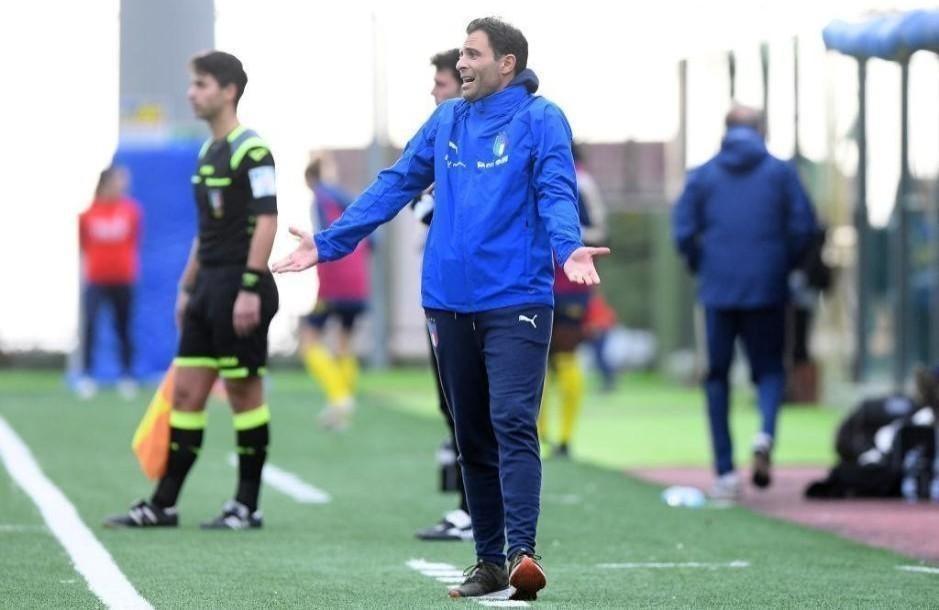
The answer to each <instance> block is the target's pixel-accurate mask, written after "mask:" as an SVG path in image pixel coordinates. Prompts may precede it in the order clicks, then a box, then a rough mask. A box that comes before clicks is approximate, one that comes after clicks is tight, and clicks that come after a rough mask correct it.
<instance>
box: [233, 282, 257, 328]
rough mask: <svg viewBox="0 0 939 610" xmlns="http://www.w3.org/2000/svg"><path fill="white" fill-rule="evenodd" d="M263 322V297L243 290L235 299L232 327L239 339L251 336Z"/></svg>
mask: <svg viewBox="0 0 939 610" xmlns="http://www.w3.org/2000/svg"><path fill="white" fill-rule="evenodd" d="M260 321H261V297H260V296H258V295H257V294H255V293H253V292H245V291H244V290H242V291H241V292H239V293H238V298H237V299H235V309H234V311H232V325H233V326H234V327H235V334H236V335H238V336H239V337H244V336H246V335H250V334H251V332H252V331H253V330H254V329H255V327H256V326H257V325H258V323H259V322H260Z"/></svg>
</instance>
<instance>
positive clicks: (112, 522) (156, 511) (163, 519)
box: [104, 500, 179, 528]
mask: <svg viewBox="0 0 939 610" xmlns="http://www.w3.org/2000/svg"><path fill="white" fill-rule="evenodd" d="M177 525H179V514H178V513H177V512H176V507H175V506H170V507H169V508H160V507H159V506H157V505H156V504H153V503H151V502H147V501H146V500H139V501H137V502H136V503H135V504H134V505H133V506H131V507H130V510H129V511H127V512H126V513H124V514H122V515H113V516H111V517H108V518H107V519H105V520H104V526H105V527H113V528H119V527H176V526H177Z"/></svg>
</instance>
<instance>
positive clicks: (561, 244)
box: [534, 105, 610, 286]
mask: <svg viewBox="0 0 939 610" xmlns="http://www.w3.org/2000/svg"><path fill="white" fill-rule="evenodd" d="M571 139H572V134H571V128H570V126H569V125H568V123H567V119H566V118H565V117H564V114H563V113H562V112H561V111H560V109H558V108H557V107H555V106H554V105H550V106H548V108H546V110H545V113H544V116H543V118H542V123H541V142H540V144H539V149H538V153H537V159H536V160H535V171H534V177H535V193H536V197H537V204H538V215H539V216H540V217H541V219H542V221H544V223H545V227H546V228H547V230H548V237H549V238H550V239H551V247H552V248H553V249H554V253H555V256H556V257H557V261H558V263H559V264H560V265H561V267H562V269H564V274H565V275H567V279H569V280H570V281H572V282H574V283H576V284H586V285H588V286H593V285H595V284H599V283H600V275H599V274H598V273H597V269H596V267H595V266H594V264H593V257H594V256H606V255H608V254H609V253H610V249H609V248H592V247H587V246H584V245H583V241H582V240H581V236H580V221H579V218H578V213H577V182H576V179H575V177H574V176H575V172H574V158H573V155H572V152H571Z"/></svg>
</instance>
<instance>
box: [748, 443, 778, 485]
mask: <svg viewBox="0 0 939 610" xmlns="http://www.w3.org/2000/svg"><path fill="white" fill-rule="evenodd" d="M771 466H772V463H771V459H770V453H769V449H755V450H754V451H753V476H752V480H753V484H754V485H755V486H757V487H759V488H760V489H766V488H767V487H769V486H770V483H772V482H773V475H772V470H771Z"/></svg>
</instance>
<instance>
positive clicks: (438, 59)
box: [430, 49, 460, 82]
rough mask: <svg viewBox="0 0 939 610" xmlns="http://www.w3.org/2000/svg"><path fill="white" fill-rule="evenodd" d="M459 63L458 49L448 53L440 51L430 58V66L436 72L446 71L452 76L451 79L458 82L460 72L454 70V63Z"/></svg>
mask: <svg viewBox="0 0 939 610" xmlns="http://www.w3.org/2000/svg"><path fill="white" fill-rule="evenodd" d="M458 61H460V50H459V49H450V50H449V51H441V52H440V53H437V54H436V55H434V56H433V57H431V58H430V63H431V65H433V66H434V68H436V69H437V71H438V72H440V71H441V70H447V71H449V72H450V73H451V74H453V78H455V79H456V80H457V82H459V80H460V71H459V70H457V69H456V62H458Z"/></svg>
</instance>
